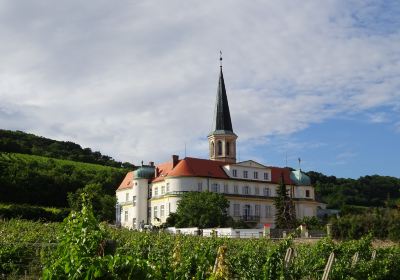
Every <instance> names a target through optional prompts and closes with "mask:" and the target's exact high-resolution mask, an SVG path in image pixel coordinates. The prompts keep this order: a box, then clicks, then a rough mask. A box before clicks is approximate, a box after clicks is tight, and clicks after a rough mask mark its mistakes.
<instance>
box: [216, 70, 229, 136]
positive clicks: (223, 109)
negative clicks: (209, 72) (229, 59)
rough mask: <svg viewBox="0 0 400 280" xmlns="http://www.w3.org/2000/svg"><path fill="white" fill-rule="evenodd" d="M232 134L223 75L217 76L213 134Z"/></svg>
mask: <svg viewBox="0 0 400 280" xmlns="http://www.w3.org/2000/svg"><path fill="white" fill-rule="evenodd" d="M217 131H218V132H225V133H227V132H228V133H229V132H231V133H233V129H232V121H231V114H230V112H229V104H228V97H227V96H226V89H225V81H224V74H223V73H222V66H221V71H220V74H219V82H218V91H217V99H216V101H215V111H214V123H213V132H217Z"/></svg>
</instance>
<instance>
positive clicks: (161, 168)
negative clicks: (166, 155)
mask: <svg viewBox="0 0 400 280" xmlns="http://www.w3.org/2000/svg"><path fill="white" fill-rule="evenodd" d="M156 170H157V174H158V176H157V177H155V178H154V179H153V180H152V182H158V181H163V180H164V178H165V177H167V176H168V174H169V172H171V170H172V161H171V162H164V163H161V164H159V165H157V166H156Z"/></svg>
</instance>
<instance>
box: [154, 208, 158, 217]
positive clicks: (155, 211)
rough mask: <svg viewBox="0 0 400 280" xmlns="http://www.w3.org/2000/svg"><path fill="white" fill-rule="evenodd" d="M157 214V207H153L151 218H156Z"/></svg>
mask: <svg viewBox="0 0 400 280" xmlns="http://www.w3.org/2000/svg"><path fill="white" fill-rule="evenodd" d="M157 212H158V209H157V206H154V208H153V213H154V215H153V216H154V219H155V218H157V215H158V213H157Z"/></svg>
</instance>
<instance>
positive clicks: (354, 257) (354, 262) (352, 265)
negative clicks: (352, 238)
mask: <svg viewBox="0 0 400 280" xmlns="http://www.w3.org/2000/svg"><path fill="white" fill-rule="evenodd" d="M357 262H358V252H356V253H355V254H354V256H353V258H352V261H351V267H352V268H354V267H355V266H356V264H357Z"/></svg>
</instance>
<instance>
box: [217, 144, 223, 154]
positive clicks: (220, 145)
mask: <svg viewBox="0 0 400 280" xmlns="http://www.w3.org/2000/svg"><path fill="white" fill-rule="evenodd" d="M217 147H218V151H217V153H218V155H219V156H222V142H221V141H218V143H217Z"/></svg>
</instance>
